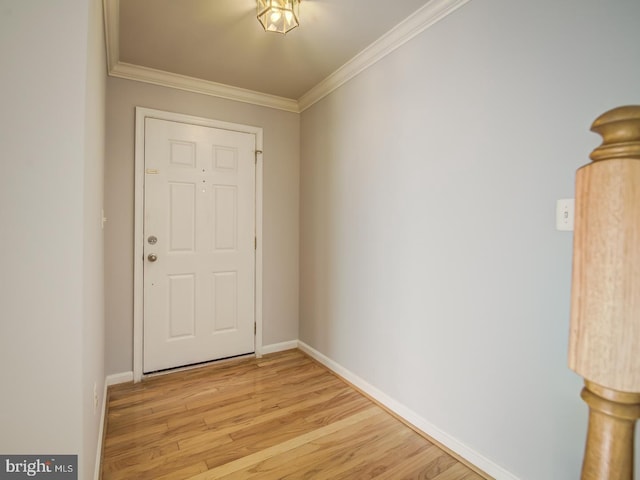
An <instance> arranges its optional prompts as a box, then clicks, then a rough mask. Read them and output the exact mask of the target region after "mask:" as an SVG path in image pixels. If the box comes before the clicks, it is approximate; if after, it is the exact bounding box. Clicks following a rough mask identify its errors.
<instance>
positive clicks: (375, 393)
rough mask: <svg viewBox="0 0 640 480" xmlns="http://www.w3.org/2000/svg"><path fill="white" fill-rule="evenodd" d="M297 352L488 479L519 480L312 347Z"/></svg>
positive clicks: (302, 344) (304, 346)
mask: <svg viewBox="0 0 640 480" xmlns="http://www.w3.org/2000/svg"><path fill="white" fill-rule="evenodd" d="M298 348H299V349H300V350H302V351H303V352H305V353H306V354H308V355H309V356H311V357H313V358H314V359H316V360H317V361H318V362H320V363H322V364H323V365H324V366H325V367H327V368H329V369H330V370H332V371H333V372H335V373H336V374H338V375H339V376H341V377H342V378H344V379H345V380H347V381H348V382H350V383H352V384H353V385H355V386H356V387H357V388H359V389H360V390H362V391H363V392H365V393H366V394H367V395H369V396H370V397H371V398H373V399H375V400H376V401H378V402H380V403H381V404H382V405H384V406H385V407H386V408H388V409H389V410H390V411H392V412H393V413H395V414H396V415H398V416H399V417H401V418H402V419H404V420H406V421H407V422H409V423H410V424H411V425H413V426H414V427H416V428H417V429H419V430H420V431H422V432H424V433H425V434H426V435H428V436H429V437H431V438H433V439H434V440H436V441H437V442H439V443H441V444H442V445H443V446H445V447H446V448H448V449H449V450H451V451H452V452H455V453H456V454H458V455H459V456H460V457H462V458H464V459H465V460H467V461H468V462H469V463H471V464H472V465H475V466H476V467H478V468H479V469H480V470H482V471H484V472H485V473H487V474H488V475H491V476H492V477H493V478H495V479H496V480H519V479H518V478H517V477H515V476H514V475H513V474H511V473H510V472H508V471H507V470H505V469H504V468H502V467H500V466H499V465H497V464H495V463H494V462H492V461H491V460H489V459H488V458H486V457H484V456H483V455H481V454H479V453H478V452H476V451H475V450H473V449H471V448H469V447H468V446H466V445H465V444H464V443H462V442H460V441H459V440H457V439H456V438H454V437H452V436H451V435H449V434H447V433H445V432H443V431H442V430H440V429H439V428H438V427H436V426H435V425H433V424H431V423H429V422H428V421H427V420H426V419H424V418H422V417H421V416H420V415H418V414H417V413H415V412H414V411H412V410H411V409H409V408H407V407H406V406H404V405H403V404H401V403H400V402H398V401H396V400H394V399H393V398H391V397H389V396H388V395H387V394H385V393H383V392H382V391H380V390H378V389H377V388H376V387H374V386H373V385H371V384H369V383H367V382H366V381H364V380H363V379H362V378H360V377H358V376H357V375H355V374H354V373H352V372H350V371H349V370H347V369H346V368H344V367H343V366H342V365H340V364H339V363H337V362H335V361H333V360H331V359H330V358H329V357H327V356H325V355H324V354H322V353H320V352H319V351H317V350H316V349H314V348H313V347H311V346H309V345H307V344H306V343H304V342H302V341H300V340H298Z"/></svg>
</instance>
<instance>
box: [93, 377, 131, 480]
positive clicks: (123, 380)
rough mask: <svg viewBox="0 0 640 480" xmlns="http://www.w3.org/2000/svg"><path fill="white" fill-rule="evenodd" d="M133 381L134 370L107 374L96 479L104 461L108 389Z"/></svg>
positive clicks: (94, 475)
mask: <svg viewBox="0 0 640 480" xmlns="http://www.w3.org/2000/svg"><path fill="white" fill-rule="evenodd" d="M132 381H133V372H122V373H115V374H113V375H107V376H106V378H105V379H104V388H103V390H102V410H101V412H100V428H99V429H98V447H97V452H96V468H95V472H94V474H93V479H94V480H100V466H101V463H102V440H103V439H104V429H105V428H106V424H107V389H108V388H109V386H111V385H117V384H119V383H126V382H132Z"/></svg>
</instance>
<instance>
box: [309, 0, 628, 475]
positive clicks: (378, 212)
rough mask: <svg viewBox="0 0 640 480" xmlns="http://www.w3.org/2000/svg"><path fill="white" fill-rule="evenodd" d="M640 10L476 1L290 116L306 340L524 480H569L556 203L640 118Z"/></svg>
mask: <svg viewBox="0 0 640 480" xmlns="http://www.w3.org/2000/svg"><path fill="white" fill-rule="evenodd" d="M639 19H640V2H638V1H637V0H610V1H606V2H604V1H601V0H566V1H562V2H557V1H552V0H540V1H536V2H531V1H524V0H473V1H471V2H470V3H468V4H467V5H465V6H464V7H462V8H461V9H459V10H458V11H456V12H455V13H454V14H452V15H451V16H450V17H448V18H446V19H445V20H443V21H441V22H439V23H437V24H436V25H434V26H433V27H431V28H429V29H428V30H426V31H425V32H423V33H422V34H420V35H419V36H418V37H416V38H414V39H413V40H411V41H410V42H408V43H407V44H405V45H404V46H402V47H401V48H399V49H398V50H396V51H395V52H393V53H392V54H391V55H389V56H387V57H385V58H384V59H382V60H381V61H380V62H379V63H377V64H376V65H374V66H372V67H371V68H369V69H368V70H366V71H365V72H363V73H362V74H360V75H358V76H357V77H355V78H354V79H353V80H351V81H350V82H348V83H347V84H345V85H343V86H342V87H341V88H340V89H338V90H337V91H335V92H333V93H332V94H331V95H329V96H328V97H326V98H324V99H323V100H322V101H320V102H319V103H317V104H315V105H314V106H312V107H311V108H309V109H308V110H306V111H305V112H303V113H302V119H301V172H300V177H301V180H300V183H301V185H300V192H301V212H300V219H301V224H300V229H301V238H300V246H301V256H300V264H301V268H300V271H301V276H300V282H301V287H300V288H301V292H300V293H301V295H300V302H301V303H300V339H301V340H302V341H304V342H306V343H308V344H309V345H311V346H312V347H314V348H315V349H317V350H319V351H320V352H321V353H323V354H325V355H327V356H328V357H330V358H331V359H332V360H334V361H336V362H338V363H339V364H340V365H342V366H343V367H345V368H347V369H348V370H350V371H351V372H353V373H355V374H356V375H358V376H360V377H361V378H362V379H364V380H365V381H367V382H369V383H370V384H372V385H373V386H374V387H377V388H378V389H380V390H381V391H383V392H384V393H385V394H387V395H389V396H390V397H392V398H394V399H396V400H397V401H399V402H400V403H402V404H404V405H405V406H407V407H409V408H410V409H412V410H413V411H414V412H416V413H417V414H419V415H420V416H421V417H422V418H424V419H426V420H427V421H428V422H430V423H431V424H433V425H435V426H436V427H438V428H439V429H441V430H442V431H444V432H446V433H447V434H449V435H451V436H452V437H454V438H456V439H457V440H459V441H460V442H462V443H463V444H466V445H467V446H469V447H470V448H472V449H474V450H476V451H477V452H479V453H480V454H482V455H484V456H486V457H487V458H489V459H490V460H491V461H493V462H494V463H495V464H498V465H500V466H502V467H503V468H505V469H507V470H508V471H510V472H512V473H513V474H514V475H515V476H517V477H518V478H520V479H523V480H524V479H527V480H539V479H545V480H561V479H562V480H565V479H568V478H578V476H579V469H580V462H581V458H582V451H583V448H584V432H585V430H586V420H587V418H586V411H587V410H586V406H585V405H584V404H583V403H582V401H581V400H580V398H579V392H580V388H581V379H580V378H579V377H578V376H577V375H575V374H574V373H572V372H570V371H569V369H568V368H567V344H568V329H569V323H568V322H569V291H570V271H571V251H572V245H571V241H572V236H571V234H570V233H566V232H558V231H556V230H555V228H554V227H555V225H554V210H555V202H556V200H557V199H558V198H567V197H572V196H573V190H574V174H575V170H576V168H577V167H579V166H580V165H582V164H584V163H587V162H588V161H589V160H588V154H589V152H590V151H591V150H592V149H593V148H594V147H595V146H596V145H598V144H599V137H597V136H595V135H594V134H592V133H589V126H590V124H591V122H592V120H593V119H595V118H596V117H597V116H598V115H599V114H601V113H603V112H604V111H606V110H608V109H610V108H613V107H616V106H618V105H623V104H633V103H635V104H637V103H639V102H640V89H639V88H638V86H639V85H640V54H639V52H638V45H640V30H639V29H638V20H639Z"/></svg>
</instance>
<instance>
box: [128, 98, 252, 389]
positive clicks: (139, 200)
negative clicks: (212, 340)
mask: <svg viewBox="0 0 640 480" xmlns="http://www.w3.org/2000/svg"><path fill="white" fill-rule="evenodd" d="M147 118H156V119H159V120H167V121H173V122H179V123H188V124H192V125H199V126H204V127H212V128H218V129H222V130H232V131H235V132H242V133H250V134H253V135H255V138H256V156H255V158H256V163H255V168H256V175H255V182H256V187H255V188H256V192H255V198H256V205H255V207H256V209H255V217H256V218H255V222H256V225H255V230H256V240H257V242H256V255H255V307H254V309H255V310H254V321H255V323H256V334H255V337H254V342H255V344H254V347H255V354H256V356H257V357H261V356H262V192H263V190H262V167H263V159H262V128H261V127H254V126H250V125H242V124H238V123H229V122H223V121H220V120H214V119H210V118H202V117H195V116H192V115H185V114H182V113H174V112H165V111H162V110H154V109H150V108H145V107H136V121H135V158H134V163H135V192H134V224H135V225H134V248H133V259H134V261H133V381H134V382H139V381H140V380H142V378H143V376H144V374H143V373H142V360H143V335H144V329H143V325H144V282H143V281H144V254H143V249H144V177H145V175H144V140H145V129H144V125H145V120H146V119H147Z"/></svg>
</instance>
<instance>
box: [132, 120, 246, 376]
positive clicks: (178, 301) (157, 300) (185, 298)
mask: <svg viewBox="0 0 640 480" xmlns="http://www.w3.org/2000/svg"><path fill="white" fill-rule="evenodd" d="M254 151H255V136H254V135H253V134H249V133H241V132H234V131H230V130H222V129H216V128H211V127H203V126H197V125H189V124H182V123H178V122H171V121H165V120H158V119H152V118H147V119H146V120H145V189H144V201H145V208H144V210H145V213H144V239H145V246H144V251H145V266H144V321H143V323H144V327H143V328H144V331H143V349H144V354H143V371H144V372H152V371H156V370H161V369H166V368H173V367H178V366H182V365H188V364H192V363H197V362H203V361H208V360H214V359H218V358H224V357H229V356H233V355H240V354H245V353H251V352H253V351H254V285H255V250H254V238H255V164H254ZM150 237H155V238H156V241H155V242H153V240H152V241H151V242H150V241H149V239H150ZM150 254H152V255H155V256H156V258H157V259H156V260H155V261H151V260H150V259H149V255H150ZM151 259H153V257H151Z"/></svg>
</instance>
